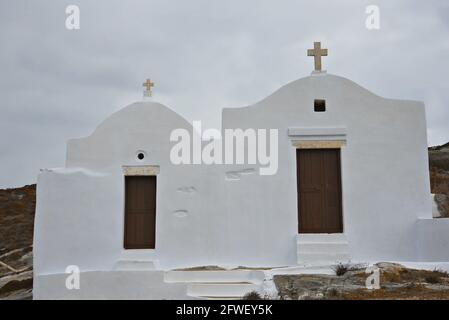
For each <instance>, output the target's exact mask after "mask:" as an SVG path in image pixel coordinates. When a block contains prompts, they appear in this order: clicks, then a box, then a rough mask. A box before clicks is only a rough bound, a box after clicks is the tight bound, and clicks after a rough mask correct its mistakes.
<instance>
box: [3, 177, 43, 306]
mask: <svg viewBox="0 0 449 320" xmlns="http://www.w3.org/2000/svg"><path fill="white" fill-rule="evenodd" d="M35 206H36V185H29V186H25V187H22V188H16V189H6V190H0V299H30V298H31V289H32V287H33V271H32V270H33V253H32V244H33V224H34V211H35Z"/></svg>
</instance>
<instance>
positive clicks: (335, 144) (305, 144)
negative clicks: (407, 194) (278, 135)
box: [292, 140, 346, 234]
mask: <svg viewBox="0 0 449 320" xmlns="http://www.w3.org/2000/svg"><path fill="white" fill-rule="evenodd" d="M345 142H346V141H343V140H330V141H317V140H310V141H309V140H306V141H293V142H292V143H293V146H294V147H295V149H294V150H295V153H294V154H295V155H294V156H295V174H296V208H297V210H296V219H297V223H298V224H297V233H298V234H319V233H345V215H344V197H343V183H342V180H343V164H342V162H343V161H342V159H343V157H342V154H343V152H342V151H343V148H342V147H343V146H344V145H345ZM312 149H315V150H316V149H333V150H338V166H339V172H338V187H339V194H340V208H339V212H340V224H341V226H340V228H339V231H338V232H300V192H299V168H298V156H297V154H298V152H300V150H312Z"/></svg>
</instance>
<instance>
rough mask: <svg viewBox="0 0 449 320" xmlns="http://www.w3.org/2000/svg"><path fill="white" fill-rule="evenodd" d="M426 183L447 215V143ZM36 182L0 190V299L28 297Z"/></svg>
mask: <svg viewBox="0 0 449 320" xmlns="http://www.w3.org/2000/svg"><path fill="white" fill-rule="evenodd" d="M429 162H430V183H431V189H432V193H435V194H436V197H435V199H436V201H437V202H438V205H439V209H440V212H441V213H442V216H446V217H449V143H447V144H445V145H442V146H436V147H430V148H429ZM35 206H36V185H29V186H24V187H22V188H16V189H5V190H0V299H5V298H6V299H29V298H31V288H32V281H33V277H32V243H33V223H34V211H35Z"/></svg>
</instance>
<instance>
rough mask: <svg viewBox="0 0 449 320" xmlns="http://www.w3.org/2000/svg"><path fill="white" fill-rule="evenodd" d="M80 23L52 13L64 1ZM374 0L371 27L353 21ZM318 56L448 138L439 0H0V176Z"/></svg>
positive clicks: (18, 173)
mask: <svg viewBox="0 0 449 320" xmlns="http://www.w3.org/2000/svg"><path fill="white" fill-rule="evenodd" d="M71 4H75V5H78V6H79V8H80V11H81V21H80V22H81V24H80V27H81V28H80V30H75V31H73V30H72V31H69V30H67V29H66V27H65V20H66V13H65V9H66V7H67V6H68V5H71ZM371 4H374V5H378V6H379V8H380V30H371V31H370V30H368V29H367V28H366V27H365V20H366V17H367V14H366V13H365V9H366V6H368V5H371ZM313 41H321V42H322V45H323V47H326V48H328V49H329V56H328V57H326V58H324V60H323V63H324V68H325V69H327V70H328V72H329V73H332V74H337V75H341V76H344V77H347V78H349V79H351V80H353V81H355V82H357V83H358V84H360V85H362V86H364V87H365V88H367V89H369V90H371V91H373V92H374V93H376V94H379V95H381V96H384V97H388V98H401V99H402V98H403V99H416V100H422V101H424V102H425V104H426V111H427V123H428V141H429V144H430V145H435V144H441V143H445V142H447V141H449V104H448V100H449V78H448V74H449V62H448V57H449V1H447V0H438V1H436V0H435V1H420V0H416V1H410V0H407V1H406V0H403V1H402V0H400V1H397V0H395V1H391V0H386V1H374V0H373V1H361V0H344V1H335V0H330V1H319V0H318V1H317V0H315V1H298V0H296V1H285V0H283V1H274V0H273V1H261V0H254V1H245V0H238V1H214V0H204V1H194V0H189V1H167V0H164V1H130V0H127V1H122V0H120V1H111V0H103V1H100V0H95V1H52V0H49V1H43V0H34V1H25V0H9V1H7V0H0V97H1V100H0V110H1V113H0V159H1V166H0V187H15V186H21V185H24V184H30V183H34V182H35V181H36V176H37V174H38V172H39V169H40V168H51V167H60V166H63V165H64V160H65V143H66V141H67V139H69V138H74V137H83V136H87V135H89V134H90V133H91V132H92V131H93V130H94V129H95V127H96V126H97V125H98V124H99V123H100V122H101V121H102V120H103V119H104V118H106V117H107V116H108V115H110V114H111V113H112V112H114V111H117V110H119V109H120V108H122V107H124V106H126V105H128V104H130V103H132V102H135V101H139V100H141V99H142V82H143V80H144V79H146V78H151V79H152V80H154V82H155V83H156V85H155V87H154V95H153V100H155V101H159V102H162V103H164V104H166V105H167V106H169V107H170V108H172V109H173V110H175V111H177V112H178V113H180V114H181V115H183V116H184V117H185V118H187V120H189V121H193V120H202V121H203V127H205V126H206V127H211V126H215V127H216V126H219V123H220V122H219V121H220V110H221V109H222V108H223V107H238V106H244V105H248V104H252V103H254V102H257V101H259V100H261V99H262V98H264V97H265V96H267V95H269V94H270V93H272V92H273V91H275V90H277V89H278V88H279V87H281V86H282V85H284V84H286V83H288V82H290V81H292V80H295V79H298V78H302V77H304V76H307V75H309V74H310V72H311V71H312V69H313V59H312V58H309V57H307V56H306V49H307V48H311V47H312V46H313Z"/></svg>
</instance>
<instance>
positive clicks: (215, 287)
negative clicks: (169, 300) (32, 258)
mask: <svg viewBox="0 0 449 320" xmlns="http://www.w3.org/2000/svg"><path fill="white" fill-rule="evenodd" d="M259 288H260V285H257V284H251V283H192V284H189V285H188V286H187V295H188V296H191V297H200V298H201V297H202V298H227V299H230V298H235V299H238V298H241V297H243V296H244V295H245V294H246V293H248V292H251V291H255V290H258V289H259Z"/></svg>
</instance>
